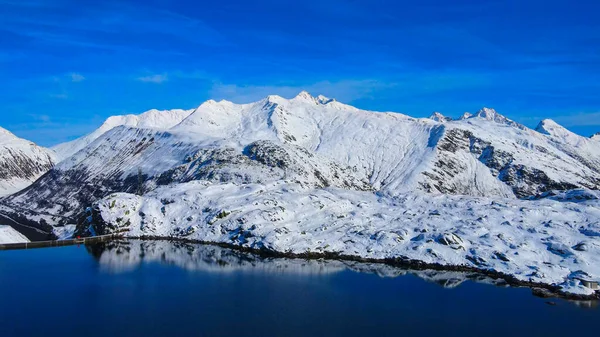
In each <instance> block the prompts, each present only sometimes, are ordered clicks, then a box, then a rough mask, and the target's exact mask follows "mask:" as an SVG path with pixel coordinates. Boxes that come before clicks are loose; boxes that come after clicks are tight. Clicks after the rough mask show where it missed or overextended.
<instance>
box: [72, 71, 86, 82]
mask: <svg viewBox="0 0 600 337" xmlns="http://www.w3.org/2000/svg"><path fill="white" fill-rule="evenodd" d="M69 77H71V82H81V81H83V80H85V77H84V76H83V75H81V74H78V73H71V74H69Z"/></svg>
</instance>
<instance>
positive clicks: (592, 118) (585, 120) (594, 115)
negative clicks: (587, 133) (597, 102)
mask: <svg viewBox="0 0 600 337" xmlns="http://www.w3.org/2000/svg"><path fill="white" fill-rule="evenodd" d="M553 119H554V120H555V121H556V122H558V123H560V124H562V125H563V126H600V112H589V113H584V112H582V113H575V114H571V115H562V116H556V117H553Z"/></svg>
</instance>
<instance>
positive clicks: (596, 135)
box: [590, 132, 600, 141]
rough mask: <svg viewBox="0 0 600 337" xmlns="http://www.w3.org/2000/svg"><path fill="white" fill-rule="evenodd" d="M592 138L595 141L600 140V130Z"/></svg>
mask: <svg viewBox="0 0 600 337" xmlns="http://www.w3.org/2000/svg"><path fill="white" fill-rule="evenodd" d="M590 138H591V139H592V140H595V141H600V132H598V133H597V134H595V135H593V136H592V137H590Z"/></svg>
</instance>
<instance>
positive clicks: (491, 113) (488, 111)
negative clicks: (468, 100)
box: [475, 107, 506, 121]
mask: <svg viewBox="0 0 600 337" xmlns="http://www.w3.org/2000/svg"><path fill="white" fill-rule="evenodd" d="M475 117H479V118H483V119H487V120H490V121H495V120H496V119H497V118H504V119H506V117H504V116H502V115H501V114H499V113H498V112H497V111H496V110H495V109H492V108H486V107H483V108H481V110H479V111H477V113H476V114H475Z"/></svg>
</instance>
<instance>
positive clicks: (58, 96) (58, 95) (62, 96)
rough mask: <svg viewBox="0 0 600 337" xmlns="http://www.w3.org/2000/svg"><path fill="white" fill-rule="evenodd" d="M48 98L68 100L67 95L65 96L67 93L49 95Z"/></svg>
mask: <svg viewBox="0 0 600 337" xmlns="http://www.w3.org/2000/svg"><path fill="white" fill-rule="evenodd" d="M48 96H50V97H51V98H56V99H68V98H69V94H67V93H60V94H50V95H48Z"/></svg>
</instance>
